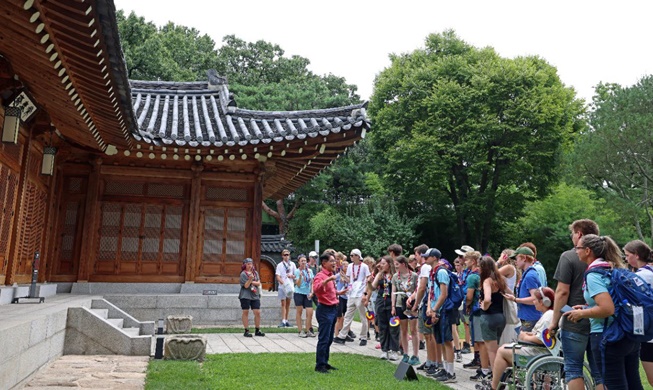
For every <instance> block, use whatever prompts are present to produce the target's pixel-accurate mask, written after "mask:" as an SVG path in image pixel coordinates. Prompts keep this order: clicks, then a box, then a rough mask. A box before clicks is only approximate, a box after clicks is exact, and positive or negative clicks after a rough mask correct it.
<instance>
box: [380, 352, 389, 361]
mask: <svg viewBox="0 0 653 390" xmlns="http://www.w3.org/2000/svg"><path fill="white" fill-rule="evenodd" d="M381 359H383V360H388V353H387V352H383V353H381Z"/></svg>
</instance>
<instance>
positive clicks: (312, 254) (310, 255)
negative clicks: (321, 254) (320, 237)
mask: <svg viewBox="0 0 653 390" xmlns="http://www.w3.org/2000/svg"><path fill="white" fill-rule="evenodd" d="M308 257H314V258H316V259H317V252H315V251H310V252H308Z"/></svg>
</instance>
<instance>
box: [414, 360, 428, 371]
mask: <svg viewBox="0 0 653 390" xmlns="http://www.w3.org/2000/svg"><path fill="white" fill-rule="evenodd" d="M429 367H430V366H429ZM427 368H428V367H426V362H424V363H422V364H420V365H419V366H417V367H415V369H416V370H420V371H425V370H426V369H427Z"/></svg>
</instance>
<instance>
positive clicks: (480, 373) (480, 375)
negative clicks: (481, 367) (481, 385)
mask: <svg viewBox="0 0 653 390" xmlns="http://www.w3.org/2000/svg"><path fill="white" fill-rule="evenodd" d="M489 377H490V374H487V375H486V374H483V371H478V372H476V375H472V376H470V377H469V379H470V380H472V381H475V382H481V381H483V380H484V379H488V378H489Z"/></svg>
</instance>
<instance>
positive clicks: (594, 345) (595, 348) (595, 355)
mask: <svg viewBox="0 0 653 390" xmlns="http://www.w3.org/2000/svg"><path fill="white" fill-rule="evenodd" d="M602 340H603V333H590V346H591V349H592V360H591V361H590V366H591V365H592V361H593V362H594V367H597V368H598V369H600V370H603V368H602V367H603V360H602V357H601V341H602ZM588 360H589V359H588ZM592 370H594V368H592ZM599 372H600V371H599ZM592 376H594V374H593V373H592ZM602 384H603V375H601V374H599V375H598V376H594V385H595V386H596V385H602Z"/></svg>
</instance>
